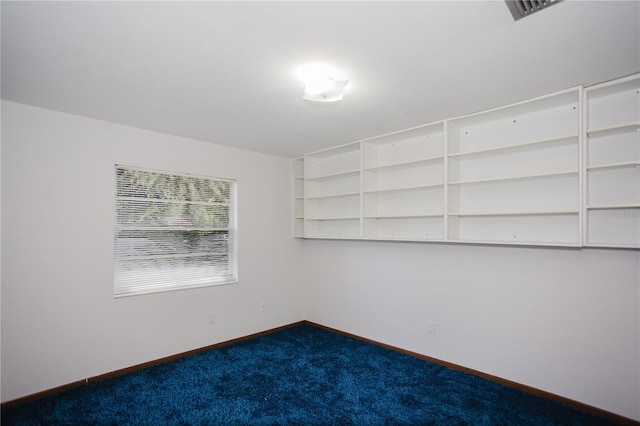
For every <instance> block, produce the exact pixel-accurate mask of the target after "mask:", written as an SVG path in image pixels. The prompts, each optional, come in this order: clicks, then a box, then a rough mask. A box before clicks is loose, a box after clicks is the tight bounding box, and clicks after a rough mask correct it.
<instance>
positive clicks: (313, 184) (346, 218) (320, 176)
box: [304, 142, 362, 238]
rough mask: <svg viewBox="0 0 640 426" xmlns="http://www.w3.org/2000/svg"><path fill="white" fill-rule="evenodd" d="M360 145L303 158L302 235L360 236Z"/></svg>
mask: <svg viewBox="0 0 640 426" xmlns="http://www.w3.org/2000/svg"><path fill="white" fill-rule="evenodd" d="M360 169H361V167H360V143H359V142H358V143H352V144H348V145H343V146H339V147H336V148H331V149H327V150H323V151H318V152H315V153H311V154H307V155H305V156H304V236H305V237H312V238H359V237H360V236H361V216H362V215H361V174H360Z"/></svg>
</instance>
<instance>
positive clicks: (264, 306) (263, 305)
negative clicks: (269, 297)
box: [259, 302, 267, 313]
mask: <svg viewBox="0 0 640 426" xmlns="http://www.w3.org/2000/svg"><path fill="white" fill-rule="evenodd" d="M259 307H260V312H263V313H264V312H267V303H266V302H260V304H259Z"/></svg>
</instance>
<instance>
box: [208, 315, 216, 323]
mask: <svg viewBox="0 0 640 426" xmlns="http://www.w3.org/2000/svg"><path fill="white" fill-rule="evenodd" d="M215 323H216V314H214V313H213V312H209V313H208V314H207V324H209V325H211V324H215Z"/></svg>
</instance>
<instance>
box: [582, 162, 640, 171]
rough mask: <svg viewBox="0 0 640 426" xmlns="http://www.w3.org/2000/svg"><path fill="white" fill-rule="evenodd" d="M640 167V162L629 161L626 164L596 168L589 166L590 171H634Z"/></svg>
mask: <svg viewBox="0 0 640 426" xmlns="http://www.w3.org/2000/svg"><path fill="white" fill-rule="evenodd" d="M635 167H640V162H639V161H629V162H626V163H611V164H598V165H595V166H587V170H588V171H597V170H612V169H633V168H635Z"/></svg>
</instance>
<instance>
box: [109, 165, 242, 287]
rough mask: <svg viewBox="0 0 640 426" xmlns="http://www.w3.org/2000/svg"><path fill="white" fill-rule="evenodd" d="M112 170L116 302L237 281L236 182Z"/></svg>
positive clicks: (132, 170)
mask: <svg viewBox="0 0 640 426" xmlns="http://www.w3.org/2000/svg"><path fill="white" fill-rule="evenodd" d="M115 169H116V202H115V210H116V212H115V216H116V219H115V227H114V253H115V256H114V257H115V265H114V283H113V294H114V296H116V297H118V296H129V295H134V294H141V293H151V292H158V291H167V290H177V289H184V288H192V287H202V286H208V285H215V284H227V283H231V282H235V281H237V267H236V233H237V232H236V207H235V181H233V180H228V179H217V178H208V177H202V176H193V175H184V174H178V173H172V172H164V171H158V170H144V169H137V168H132V167H127V166H121V165H116V168H115Z"/></svg>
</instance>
